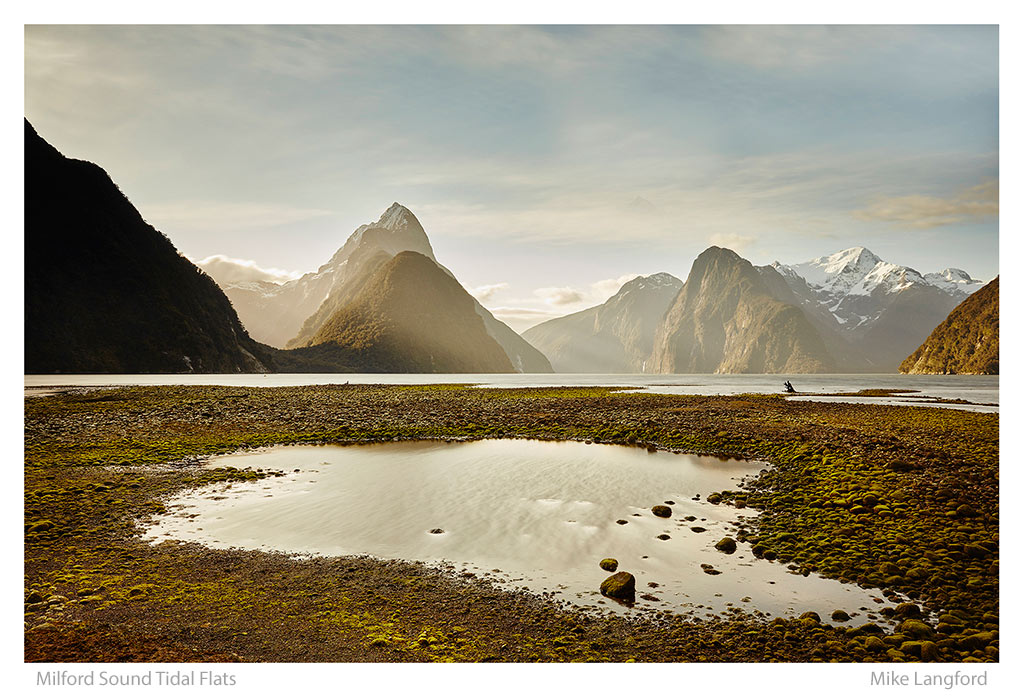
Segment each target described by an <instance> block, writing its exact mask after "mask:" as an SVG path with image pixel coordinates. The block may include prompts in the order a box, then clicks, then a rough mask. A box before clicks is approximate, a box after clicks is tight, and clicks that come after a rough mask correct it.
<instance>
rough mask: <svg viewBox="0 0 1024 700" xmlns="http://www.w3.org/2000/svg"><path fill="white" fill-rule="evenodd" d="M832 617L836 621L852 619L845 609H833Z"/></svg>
mask: <svg viewBox="0 0 1024 700" xmlns="http://www.w3.org/2000/svg"><path fill="white" fill-rule="evenodd" d="M832 619H833V620H835V621H836V622H846V621H847V620H849V619H850V614H849V613H848V612H846V611H845V610H833V611H832Z"/></svg>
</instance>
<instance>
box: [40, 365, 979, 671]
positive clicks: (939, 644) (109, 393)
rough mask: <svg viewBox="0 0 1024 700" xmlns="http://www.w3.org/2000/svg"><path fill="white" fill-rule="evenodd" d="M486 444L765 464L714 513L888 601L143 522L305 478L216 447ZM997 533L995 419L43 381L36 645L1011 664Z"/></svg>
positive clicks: (487, 657)
mask: <svg viewBox="0 0 1024 700" xmlns="http://www.w3.org/2000/svg"><path fill="white" fill-rule="evenodd" d="M485 438H528V439H534V440H572V441H583V442H586V441H591V442H592V443H607V444H615V445H629V446H633V447H634V448H636V449H645V450H653V451H669V452H672V451H677V452H681V453H691V454H700V455H712V456H718V457H724V458H739V459H746V460H756V461H762V462H766V463H768V464H769V465H771V468H769V469H767V470H766V471H764V472H761V473H759V474H758V475H757V476H756V477H755V478H753V479H750V480H748V481H746V482H744V483H743V485H742V486H741V487H737V488H735V489H731V490H722V491H720V492H714V493H709V494H701V496H702V502H701V505H702V507H706V508H713V507H716V506H719V507H723V508H731V509H732V508H740V509H742V510H743V512H745V513H747V514H748V515H747V517H745V518H744V521H743V527H742V528H741V529H740V530H739V531H738V532H737V533H736V539H737V540H738V541H739V542H740V543H741V545H742V546H744V547H749V548H750V549H749V551H750V552H751V553H752V554H753V555H754V556H755V557H757V558H758V559H762V558H763V559H765V560H767V561H773V562H777V563H778V564H779V566H780V567H787V568H790V569H792V570H796V571H801V572H803V571H806V572H808V573H813V574H815V575H820V576H822V577H825V578H829V579H836V580H838V581H839V582H842V583H846V584H858V585H860V586H863V587H864V588H865V589H877V590H879V591H881V592H882V593H881V597H880V599H879V601H878V602H879V604H880V606H881V607H880V612H879V614H880V615H881V616H882V618H884V619H879V620H878V622H872V621H867V622H866V623H865V624H860V625H856V626H852V625H849V624H845V625H844V624H839V623H840V622H845V621H843V620H842V619H841V616H837V617H836V619H835V620H833V619H831V618H830V617H829V616H823V615H820V614H819V613H812V614H807V615H802V614H797V615H792V616H782V617H774V618H771V617H766V616H763V615H756V614H751V613H750V611H748V610H744V609H740V608H733V609H726V610H723V611H721V612H716V614H714V615H712V616H709V617H703V618H699V619H698V618H695V617H694V616H688V615H682V614H673V613H672V612H669V611H664V610H651V611H650V612H649V613H646V614H639V615H628V616H626V615H620V614H615V613H614V612H612V611H609V612H607V613H603V614H596V613H594V612H593V611H588V610H584V609H581V608H578V607H576V606H573V605H570V604H567V603H565V602H564V601H558V600H555V599H553V598H552V597H550V596H544V595H538V594H535V593H531V592H526V591H516V590H508V589H504V588H501V587H498V586H495V585H493V584H492V583H490V582H488V581H487V580H484V579H483V578H482V577H479V576H473V575H467V574H466V572H446V571H443V570H438V569H437V568H433V567H430V566H426V565H424V564H421V563H417V562H410V561H401V560H386V559H378V558H372V557H366V556H339V557H312V558H309V557H305V558H303V557H294V556H290V555H289V554H287V553H275V552H265V551H254V550H241V549H210V548H206V547H203V546H201V545H199V544H196V543H188V542H181V541H165V542H162V543H160V544H158V545H151V544H149V543H147V542H145V541H144V540H143V537H142V534H143V532H144V530H145V527H146V523H151V522H152V521H153V520H154V519H155V518H157V517H159V516H160V515H161V514H163V513H164V512H165V511H166V509H167V504H168V503H169V502H170V501H171V500H172V499H174V498H175V497H177V496H178V495H179V494H181V493H182V492H183V491H184V490H187V489H191V488H196V487H202V486H205V485H211V484H218V483H231V482H246V483H250V484H251V483H256V482H258V481H261V480H264V479H270V480H273V479H279V478H281V477H282V476H283V473H282V472H275V471H273V470H271V469H264V470H262V471H257V470H255V469H245V468H238V467H230V466H221V467H219V468H214V469H209V468H206V466H205V462H204V459H203V458H204V457H207V456H210V455H224V454H229V453H232V452H236V451H238V450H241V449H249V448H263V447H269V446H273V445H319V444H331V445H352V444H369V443H376V442H393V441H405V440H417V441H420V440H450V441H461V440H479V439H485ZM268 483H269V482H268ZM998 523H999V519H998V416H997V415H994V414H986V413H972V412H967V411H959V410H950V409H940V408H926V407H906V406H882V405H863V404H847V403H820V402H818V403H816V402H810V401H798V400H797V401H793V400H790V401H787V400H785V399H783V398H782V397H777V396H765V395H739V396H685V395H672V396H669V395H656V394H631V393H618V392H615V391H614V389H613V388H611V387H600V388H586V387H571V388H564V389H560V388H533V389H530V388H523V389H484V388H470V387H467V386H464V385H420V386H381V385H377V386H360V385H347V386H337V385H336V386H318V387H264V388H260V387H216V386H210V387H183V386H167V387H131V388H114V389H100V390H94V391H85V392H81V391H75V392H67V393H60V394H57V395H53V396H46V397H26V399H25V615H26V617H25V630H26V631H25V659H26V660H27V661H226V660H241V661H631V660H632V661H830V660H839V661H917V660H923V661H968V662H970V661H995V660H998V656H999V652H998V647H999V642H998V636H999V625H998V619H999V618H998V612H999V601H998V584H999V574H998V566H999V528H998ZM595 569H596V562H595ZM717 578H721V577H717ZM599 580H600V577H598V581H599ZM812 608H813V606H808V611H810V610H811V609H812Z"/></svg>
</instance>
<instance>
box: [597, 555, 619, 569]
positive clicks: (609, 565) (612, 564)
mask: <svg viewBox="0 0 1024 700" xmlns="http://www.w3.org/2000/svg"><path fill="white" fill-rule="evenodd" d="M598 566H600V567H601V568H602V569H604V570H605V571H615V570H616V569H618V568H619V560H618V559H611V558H609V559H602V560H601V563H600V564H599V565H598Z"/></svg>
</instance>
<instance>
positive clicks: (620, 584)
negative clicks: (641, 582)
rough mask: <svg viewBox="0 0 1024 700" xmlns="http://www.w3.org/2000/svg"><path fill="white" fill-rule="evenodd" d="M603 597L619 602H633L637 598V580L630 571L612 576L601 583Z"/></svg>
mask: <svg viewBox="0 0 1024 700" xmlns="http://www.w3.org/2000/svg"><path fill="white" fill-rule="evenodd" d="M601 595H603V596H607V597H609V598H615V599H617V600H633V599H634V598H635V597H636V579H635V578H633V574H631V573H629V572H628V571H620V572H619V573H617V574H612V575H611V576H609V577H608V578H606V579H605V580H604V581H603V582H602V583H601Z"/></svg>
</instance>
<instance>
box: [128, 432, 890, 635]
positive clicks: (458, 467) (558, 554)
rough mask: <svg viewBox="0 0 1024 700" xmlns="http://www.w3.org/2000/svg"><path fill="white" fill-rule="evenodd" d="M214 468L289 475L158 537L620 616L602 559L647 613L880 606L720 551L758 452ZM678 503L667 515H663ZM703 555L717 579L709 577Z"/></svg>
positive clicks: (506, 443)
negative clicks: (376, 566) (412, 569)
mask: <svg viewBox="0 0 1024 700" xmlns="http://www.w3.org/2000/svg"><path fill="white" fill-rule="evenodd" d="M208 466H210V467H223V466H233V467H237V468H253V469H257V468H260V469H273V470H281V471H285V472H286V475H285V476H283V477H272V478H269V479H264V480H261V481H258V482H249V483H241V484H220V485H213V486H209V487H205V488H203V489H201V490H198V491H194V492H188V493H186V494H183V495H182V496H180V497H179V498H177V499H176V500H174V501H172V502H171V504H170V512H169V514H168V515H167V516H164V517H162V518H161V519H159V520H157V521H156V522H155V523H154V524H152V526H151V527H150V528H149V530H148V533H147V535H148V537H149V538H152V540H153V541H154V542H157V541H161V540H165V539H180V540H190V541H196V542H200V543H203V544H206V545H208V546H212V547H242V548H259V549H267V550H279V551H286V552H294V553H304V554H318V555H348V554H367V555H371V556H375V557H380V558H388V559H405V560H412V561H421V562H424V563H427V564H431V565H446V564H451V565H454V566H455V567H456V568H458V569H460V570H463V571H468V572H471V573H475V574H477V575H479V576H481V577H487V578H489V579H490V580H492V581H493V582H494V583H495V584H496V585H499V586H502V587H506V588H517V587H524V586H525V587H526V588H528V589H529V590H531V591H534V592H539V593H549V594H551V595H554V596H555V597H557V598H559V599H561V600H565V601H571V602H573V603H575V604H579V605H594V606H599V609H609V608H612V609H616V610H620V611H621V610H622V609H621V607H620V606H618V604H616V603H615V602H613V601H610V600H608V599H606V598H603V597H602V596H600V595H599V593H598V592H597V591H598V587H599V586H600V583H601V581H602V580H603V579H604V578H605V577H606V576H608V573H607V572H605V571H603V570H602V569H600V568H599V566H598V563H599V562H600V560H601V559H603V558H605V557H613V558H615V559H618V561H619V570H620V571H621V570H625V571H629V572H630V573H632V574H633V575H634V576H636V579H637V595H638V596H642V595H644V596H647V597H648V598H650V599H648V598H638V599H637V604H638V605H637V608H638V609H651V608H654V609H664V610H670V611H672V612H677V613H681V612H691V613H694V614H697V615H706V614H711V613H713V612H722V611H723V610H725V609H726V608H728V607H738V608H742V609H744V610H746V611H749V612H754V611H761V612H763V613H765V614H768V615H771V616H776V615H792V614H798V613H801V612H803V611H806V610H815V611H817V612H818V613H819V614H820V615H821V616H822V619H827V616H828V615H829V614H831V612H832V611H833V610H835V609H837V608H842V609H844V610H846V611H847V612H849V613H851V614H855V613H859V614H857V615H856V616H855V617H854V618H853V620H852V621H851V623H850V624H862V623H863V622H866V621H867V619H866V617H867V615H868V612H869V611H870V610H876V609H878V608H879V607H881V606H880V604H879V603H877V602H876V601H875V600H874V597H875V596H878V595H879V593H878V591H867V590H864V589H861V588H859V587H857V586H854V585H847V584H841V583H839V582H838V581H834V580H828V579H823V578H819V577H817V576H815V575H813V574H812V575H810V576H806V577H805V576H800V575H797V574H794V573H793V572H792V571H790V570H789V569H788V568H787V567H786V566H785V565H783V564H780V563H778V562H768V561H765V560H762V559H756V558H755V557H754V556H753V555H752V554H751V553H750V548H749V546H748V545H746V544H744V543H739V548H738V549H737V551H736V552H735V553H734V554H731V555H727V554H723V553H722V552H719V551H717V550H716V549H715V548H714V545H715V543H716V542H718V541H719V540H720V539H721V538H722V537H724V536H725V535H727V534H732V535H734V534H735V530H736V527H737V525H738V524H740V523H741V520H740V518H742V517H744V516H745V515H752V513H751V512H750V511H747V510H739V509H735V508H732V507H729V506H723V505H719V506H714V505H711V504H709V503H708V502H707V501H706V500H704V497H706V496H707V494H709V493H711V492H712V491H720V490H722V489H728V488H734V487H736V485H737V484H738V482H739V481H740V480H741V479H742V478H743V477H745V476H747V475H750V474H754V473H756V472H757V471H759V470H760V469H762V468H764V467H765V466H766V465H764V464H763V463H759V462H744V461H739V460H721V459H717V458H713V457H697V456H693V455H680V454H672V453H668V452H656V453H649V452H647V451H646V450H643V449H639V448H629V447H620V446H611V445H586V444H583V443H574V442H540V441H529V440H481V441H476V442H462V443H444V442H437V441H419V442H403V443H387V444H378V445H367V446H346V447H341V446H314V447H311V446H293V447H278V448H273V449H269V450H262V451H254V452H245V453H237V454H233V455H227V456H222V457H217V458H213V459H210V460H209V462H208ZM698 496H699V497H700V498H699V500H695V499H698ZM667 501H671V502H673V504H672V505H671V508H672V516H671V517H670V518H659V517H656V516H654V515H653V514H652V513H651V507H652V506H654V505H657V504H663V503H666V502H667ZM617 521H625V523H624V524H619V523H618V522H617ZM701 528H703V530H704V531H703V532H700V531H697V530H699V529H701ZM432 530H435V531H436V530H441V531H443V532H439V533H438V532H434V533H432V532H431V531H432ZM659 535H668V539H659V538H658V536H659ZM702 564H704V565H710V566H711V567H713V568H714V569H715V570H716V571H720V572H721V573H720V574H718V575H710V574H707V573H705V572H704V568H702V566H701V565H702Z"/></svg>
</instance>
